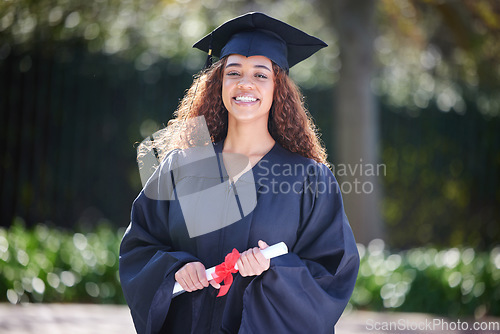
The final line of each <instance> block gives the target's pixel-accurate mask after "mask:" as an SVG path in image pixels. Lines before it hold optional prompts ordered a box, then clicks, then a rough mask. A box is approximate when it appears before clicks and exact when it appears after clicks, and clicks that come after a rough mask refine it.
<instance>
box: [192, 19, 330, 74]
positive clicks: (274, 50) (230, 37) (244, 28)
mask: <svg viewBox="0 0 500 334" xmlns="http://www.w3.org/2000/svg"><path fill="white" fill-rule="evenodd" d="M326 46H328V45H327V44H326V43H325V42H323V41H322V40H320V39H318V38H316V37H314V36H311V35H308V34H306V33H305V32H303V31H302V30H299V29H297V28H295V27H292V26H291V25H289V24H286V23H285V22H282V21H280V20H277V19H275V18H272V17H270V16H267V15H266V14H263V13H258V12H252V13H247V14H244V15H241V16H238V17H236V18H234V19H232V20H229V21H227V22H225V23H223V24H222V25H220V26H219V27H217V28H216V29H215V30H214V31H212V32H211V33H210V34H208V35H206V36H205V37H203V38H202V39H201V40H199V41H198V42H196V43H195V44H194V45H193V47H194V48H197V49H200V50H202V51H205V52H207V53H208V57H209V58H211V56H212V55H214V56H217V57H219V58H223V57H225V56H227V55H230V54H239V55H242V56H245V57H250V56H265V57H267V58H269V59H270V60H272V61H273V62H274V63H276V64H277V65H278V66H279V67H281V68H282V69H284V70H285V71H288V69H289V68H290V67H292V66H293V65H295V64H297V63H299V62H301V61H302V60H304V59H306V58H308V57H310V56H311V55H312V54H314V53H315V52H316V51H318V50H320V49H322V48H324V47H326ZM207 62H208V59H207ZM208 65H210V64H208Z"/></svg>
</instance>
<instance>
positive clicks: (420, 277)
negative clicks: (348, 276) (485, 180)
mask: <svg viewBox="0 0 500 334" xmlns="http://www.w3.org/2000/svg"><path fill="white" fill-rule="evenodd" d="M358 249H359V251H360V257H361V264H360V268H359V274H358V280H357V282H356V287H355V289H354V293H353V296H352V298H351V301H350V303H351V306H352V307H354V308H357V309H366V310H376V311H380V310H394V311H403V312H425V313H434V314H441V315H447V316H465V315H468V316H475V317H476V318H480V317H483V316H485V315H496V316H498V315H500V284H498V283H499V282H500V247H496V248H493V249H492V250H491V251H490V252H476V251H475V250H474V249H472V248H449V249H436V248H431V247H427V248H414V249H411V250H408V251H404V252H399V253H396V252H390V251H389V250H387V249H386V248H385V245H384V242H383V241H382V240H380V239H375V240H373V241H372V242H371V243H370V244H369V245H368V247H366V248H365V247H364V246H362V245H358Z"/></svg>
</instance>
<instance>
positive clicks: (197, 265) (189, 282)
mask: <svg viewBox="0 0 500 334" xmlns="http://www.w3.org/2000/svg"><path fill="white" fill-rule="evenodd" d="M175 280H176V281H177V282H178V283H179V284H180V285H181V287H182V288H183V289H184V290H186V291H187V292H192V291H196V290H200V289H204V288H206V287H207V286H208V284H209V283H210V284H211V285H212V286H213V287H214V288H216V289H219V288H220V284H219V283H217V282H215V281H214V280H210V282H209V281H208V280H207V276H206V274H205V266H204V265H203V263H201V262H189V263H186V264H185V265H184V266H183V267H182V268H181V269H179V270H177V272H176V273H175Z"/></svg>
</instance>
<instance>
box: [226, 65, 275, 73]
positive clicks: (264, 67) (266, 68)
mask: <svg viewBox="0 0 500 334" xmlns="http://www.w3.org/2000/svg"><path fill="white" fill-rule="evenodd" d="M228 67H241V64H240V63H230V64H227V65H226V68H228ZM254 67H255V68H263V69H265V70H268V71H269V72H271V70H270V69H269V67H267V66H266V65H255V66H254Z"/></svg>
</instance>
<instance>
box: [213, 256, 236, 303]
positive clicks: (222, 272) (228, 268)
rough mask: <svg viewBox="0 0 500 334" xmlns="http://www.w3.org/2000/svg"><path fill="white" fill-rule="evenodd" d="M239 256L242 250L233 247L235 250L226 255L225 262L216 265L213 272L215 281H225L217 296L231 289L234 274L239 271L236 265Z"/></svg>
mask: <svg viewBox="0 0 500 334" xmlns="http://www.w3.org/2000/svg"><path fill="white" fill-rule="evenodd" d="M239 258H240V252H238V250H237V249H236V248H233V251H232V252H231V253H229V254H227V255H226V257H225V259H224V262H222V263H221V264H218V265H216V266H215V272H214V273H213V274H212V277H213V278H214V281H216V282H217V283H221V282H222V281H224V285H222V286H221V287H220V289H219V294H218V295H217V297H221V296H224V295H225V294H226V293H227V292H228V291H229V288H230V287H231V284H233V274H234V273H237V272H238V270H237V269H235V268H234V266H235V265H236V261H238V259H239Z"/></svg>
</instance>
